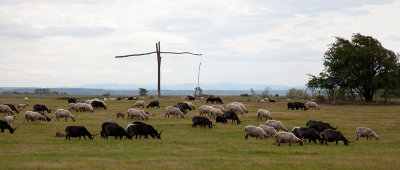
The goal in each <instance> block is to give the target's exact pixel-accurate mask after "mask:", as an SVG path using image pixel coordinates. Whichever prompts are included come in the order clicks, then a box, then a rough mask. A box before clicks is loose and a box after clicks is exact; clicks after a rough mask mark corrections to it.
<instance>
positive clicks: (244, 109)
mask: <svg viewBox="0 0 400 170" xmlns="http://www.w3.org/2000/svg"><path fill="white" fill-rule="evenodd" d="M233 104H237V105H239V106H240V108H241V109H242V110H243V111H244V112H245V113H248V111H247V108H246V106H244V104H242V103H239V102H233Z"/></svg>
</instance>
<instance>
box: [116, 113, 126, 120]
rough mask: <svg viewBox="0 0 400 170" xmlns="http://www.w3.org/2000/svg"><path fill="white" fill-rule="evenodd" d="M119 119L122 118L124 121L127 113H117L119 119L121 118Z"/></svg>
mask: <svg viewBox="0 0 400 170" xmlns="http://www.w3.org/2000/svg"><path fill="white" fill-rule="evenodd" d="M119 117H122V119H123V118H124V117H125V113H124V112H118V113H117V119H118V118H119Z"/></svg>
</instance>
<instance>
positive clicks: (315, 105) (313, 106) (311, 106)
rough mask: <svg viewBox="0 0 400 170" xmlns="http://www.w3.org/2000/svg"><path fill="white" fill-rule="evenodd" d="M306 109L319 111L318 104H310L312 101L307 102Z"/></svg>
mask: <svg viewBox="0 0 400 170" xmlns="http://www.w3.org/2000/svg"><path fill="white" fill-rule="evenodd" d="M306 108H307V109H310V108H313V109H318V110H319V106H318V104H317V103H315V102H312V101H308V102H307V103H306Z"/></svg>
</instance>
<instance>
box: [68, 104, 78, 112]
mask: <svg viewBox="0 0 400 170" xmlns="http://www.w3.org/2000/svg"><path fill="white" fill-rule="evenodd" d="M76 104H77V103H69V104H68V110H69V111H71V110H76Z"/></svg>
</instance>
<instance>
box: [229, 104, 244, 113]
mask: <svg viewBox="0 0 400 170" xmlns="http://www.w3.org/2000/svg"><path fill="white" fill-rule="evenodd" d="M226 109H227V110H230V111H233V112H235V113H240V114H242V116H243V114H244V113H245V111H243V110H242V108H241V107H240V106H239V105H237V104H233V103H229V104H228V105H226Z"/></svg>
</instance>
